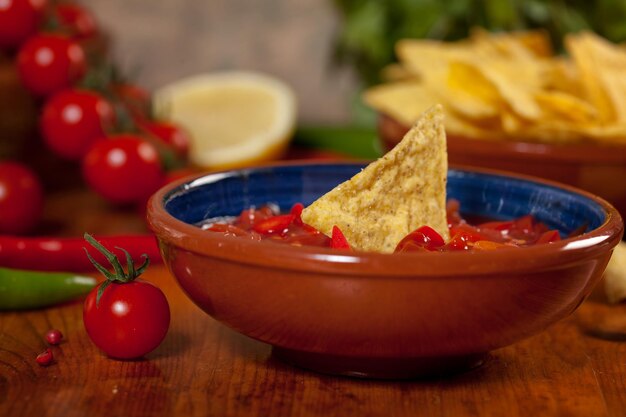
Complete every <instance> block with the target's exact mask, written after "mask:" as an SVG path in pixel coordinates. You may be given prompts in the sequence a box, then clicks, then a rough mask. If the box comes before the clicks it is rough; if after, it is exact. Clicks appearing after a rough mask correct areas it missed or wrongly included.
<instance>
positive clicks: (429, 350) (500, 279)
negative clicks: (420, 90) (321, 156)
mask: <svg viewBox="0 0 626 417" xmlns="http://www.w3.org/2000/svg"><path fill="white" fill-rule="evenodd" d="M448 199H456V200H458V201H459V202H460V205H461V211H462V213H463V214H464V215H473V216H479V217H481V218H490V219H494V220H500V221H502V220H506V219H511V218H515V217H517V216H520V215H524V214H530V215H532V216H535V217H536V218H537V219H538V220H540V221H541V222H545V223H546V224H548V225H549V226H550V227H551V228H553V229H555V230H558V232H559V234H561V235H562V239H558V241H554V242H552V243H542V244H537V245H531V246H525V247H506V248H499V249H494V250H479V251H457V252H437V251H434V252H430V251H419V252H406V253H394V251H393V248H394V246H396V245H397V244H398V241H399V240H401V239H403V236H405V235H406V234H407V233H411V231H412V230H414V229H415V228H417V227H420V226H424V225H426V226H429V227H430V228H432V229H433V230H436V231H437V232H439V233H440V235H441V237H442V239H446V240H449V239H450V236H449V234H448V218H447V212H446V201H447V200H448ZM268 203H270V204H272V205H274V206H276V207H280V209H281V211H283V212H284V211H288V210H289V208H290V207H292V206H294V205H295V204H296V203H303V205H304V206H305V208H304V209H303V210H302V211H301V220H302V221H303V222H304V223H306V224H307V225H310V226H307V227H314V228H315V229H317V230H318V231H321V232H322V233H324V234H328V235H330V234H331V233H333V235H334V227H335V226H339V227H340V228H341V230H342V231H343V233H344V234H345V236H344V237H345V239H346V240H347V242H349V244H350V248H351V249H346V248H345V247H344V248H343V249H342V250H339V249H333V247H332V246H331V247H319V246H307V245H293V244H285V243H279V242H276V241H275V240H272V239H267V240H264V241H258V240H257V239H254V238H252V239H251V237H252V236H251V235H250V234H247V235H246V234H243V235H242V236H240V235H237V234H233V233H216V232H214V231H209V230H205V229H204V228H202V227H200V225H202V224H204V223H205V222H206V221H207V219H225V218H229V216H238V214H239V213H241V212H242V210H247V209H250V208H251V207H260V206H263V205H265V204H268ZM286 216H287V217H288V218H289V217H290V218H291V221H295V220H294V218H295V215H293V214H289V215H286ZM279 217H280V218H281V219H284V218H285V216H282V217H281V216H279ZM148 221H149V224H150V226H151V228H152V230H154V232H155V233H156V235H157V237H158V239H159V242H160V247H161V250H162V255H163V258H164V260H165V263H166V264H167V266H168V268H169V269H170V271H171V273H172V274H173V276H174V277H175V278H176V280H177V281H178V282H179V284H180V285H181V287H182V288H183V290H184V291H185V293H186V294H187V296H188V297H189V298H190V299H191V300H192V301H193V302H194V303H196V304H197V305H198V306H199V307H200V308H201V309H203V310H204V311H205V312H206V313H207V314H209V315H210V316H212V317H213V318H215V319H216V320H218V321H220V322H221V323H223V324H225V325H226V326H229V327H230V328H232V329H234V330H236V331H238V332H240V333H242V334H244V335H247V336H249V337H251V338H253V339H256V340H258V341H260V342H264V343H267V344H269V345H272V347H273V353H274V355H275V356H277V357H278V358H280V359H282V360H284V361H286V362H288V363H291V364H294V365H297V366H299V367H302V368H307V369H312V370H315V371H319V372H324V373H331V374H340V375H349V376H358V377H371V378H412V377H417V376H427V375H442V374H448V373H451V372H458V371H460V370H467V369H470V368H472V367H475V366H478V365H480V364H481V363H482V362H483V360H484V358H485V355H486V354H487V352H490V351H492V350H495V349H498V348H501V347H504V346H507V345H509V344H512V343H514V342H516V341H518V340H521V339H523V338H525V337H528V336H531V335H533V334H535V333H537V332H540V331H542V330H543V329H545V328H546V327H547V326H549V325H550V324H552V323H554V322H556V321H557V320H560V319H562V318H563V317H565V316H567V315H569V314H570V313H572V312H573V311H574V310H575V309H576V308H577V307H578V306H579V305H580V303H581V302H582V301H583V300H584V299H585V297H587V296H588V295H589V294H590V292H591V290H592V288H593V286H594V284H595V283H596V282H598V280H599V279H600V277H601V275H602V272H603V270H604V268H605V266H606V264H607V262H608V261H609V258H610V256H611V252H612V249H613V247H614V246H615V245H616V244H617V243H618V242H619V240H620V239H621V236H622V233H623V223H622V220H621V217H620V215H619V214H618V212H617V211H616V210H615V209H614V208H613V207H612V206H611V205H610V204H608V203H607V202H606V201H604V200H602V199H601V198H598V197H595V196H593V195H591V194H589V193H587V192H584V191H580V190H577V189H574V188H571V187H568V186H563V185H558V184H556V183H551V182H547V181H544V180H539V179H532V178H529V177H523V176H518V175H513V174H506V173H499V172H494V171H485V170H479V169H475V168H472V169H449V168H448V164H447V155H446V136H445V131H444V126H443V114H442V110H441V107H434V108H431V109H430V110H428V111H427V112H426V113H425V114H424V115H423V116H422V117H421V118H420V119H419V120H418V121H417V123H416V125H415V126H414V127H413V128H412V129H411V130H410V131H409V132H408V133H407V134H406V136H405V137H404V139H403V140H402V141H401V142H400V143H399V144H398V145H397V146H396V147H395V148H394V149H393V150H391V151H390V152H388V153H387V154H386V155H385V156H383V157H382V158H380V159H378V160H377V161H374V162H371V163H370V164H365V163H340V164H337V163H326V164H319V163H318V164H315V163H310V164H300V163H292V164H283V165H273V166H263V167H256V168H248V169H242V170H235V171H225V172H218V173H210V174H205V175H202V176H199V177H191V178H186V179H182V180H180V181H178V182H176V183H172V184H169V185H167V186H165V187H164V188H162V189H161V190H159V191H158V192H157V193H156V194H155V195H154V196H153V197H152V198H151V200H150V203H149V205H148ZM220 230H228V229H220ZM255 230H256V229H255ZM331 230H333V231H332V232H331ZM277 233H278V234H277V235H275V237H278V238H280V234H281V233H282V232H281V231H280V230H279V231H278V232H277ZM572 234H574V235H572Z"/></svg>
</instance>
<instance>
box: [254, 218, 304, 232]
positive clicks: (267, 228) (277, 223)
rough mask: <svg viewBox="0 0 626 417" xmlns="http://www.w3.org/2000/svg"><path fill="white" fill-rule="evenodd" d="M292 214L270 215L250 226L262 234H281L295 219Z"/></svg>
mask: <svg viewBox="0 0 626 417" xmlns="http://www.w3.org/2000/svg"><path fill="white" fill-rule="evenodd" d="M295 218H296V216H295V215H294V214H283V215H281V216H274V217H270V218H269V219H265V220H263V221H261V222H259V223H257V224H255V225H254V226H253V228H252V230H254V231H255V232H257V233H261V234H264V235H273V234H282V233H284V232H285V230H286V229H287V228H288V227H289V225H290V224H291V223H292V222H293V221H294V220H295Z"/></svg>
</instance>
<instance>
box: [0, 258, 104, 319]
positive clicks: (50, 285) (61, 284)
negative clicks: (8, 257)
mask: <svg viewBox="0 0 626 417" xmlns="http://www.w3.org/2000/svg"><path fill="white" fill-rule="evenodd" d="M96 283H97V281H96V279H95V278H92V277H88V276H80V275H76V274H71V273H66V272H39V271H26V270H20V269H7V268H0V310H24V309H32V308H40V307H47V306H51V305H54V304H59V303H62V302H65V301H69V300H72V299H74V298H76V297H78V296H81V295H84V294H87V293H88V292H89V291H91V289H93V287H95V285H96Z"/></svg>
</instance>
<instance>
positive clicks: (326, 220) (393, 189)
mask: <svg viewBox="0 0 626 417" xmlns="http://www.w3.org/2000/svg"><path fill="white" fill-rule="evenodd" d="M443 118H444V116H443V109H442V107H441V106H440V105H437V106H434V107H432V108H430V109H428V110H427V111H426V112H424V114H423V115H422V116H421V117H420V119H419V120H418V121H417V122H416V123H415V125H414V126H413V128H412V129H411V130H410V131H409V132H408V133H407V134H406V135H405V136H404V139H402V141H401V142H400V143H398V145H396V147H395V148H393V149H392V150H391V151H389V152H388V153H387V154H386V155H384V156H383V157H382V158H380V159H378V160H377V161H375V162H372V163H371V164H369V165H368V166H367V167H366V168H365V169H363V171H361V172H360V173H358V174H357V175H355V176H354V177H352V178H351V179H349V180H348V181H346V182H344V183H342V184H340V185H338V186H337V187H335V188H334V189H333V190H331V191H329V192H328V193H327V194H325V195H323V196H322V197H320V198H319V199H318V200H316V201H315V202H313V204H311V205H310V206H308V207H307V208H305V209H304V211H303V212H302V220H303V221H304V222H305V223H307V224H310V225H311V226H313V227H315V228H317V229H318V230H320V231H321V232H322V233H324V234H326V235H329V236H330V235H331V233H332V228H333V226H334V225H337V226H338V227H339V228H340V229H341V230H342V232H343V234H344V235H345V237H346V238H347V240H348V242H349V243H350V245H351V247H352V248H354V249H357V250H363V251H378V252H383V253H391V252H393V251H394V249H395V248H396V246H397V244H398V243H399V242H400V240H402V238H403V237H404V236H406V235H407V234H409V233H410V232H412V231H413V230H415V229H417V228H418V227H420V226H424V225H428V226H430V227H432V228H433V229H435V230H436V231H437V232H439V233H440V234H441V235H442V236H443V237H444V239H446V240H447V239H449V233H448V226H447V219H446V179H447V172H448V156H447V152H446V134H445V130H444V125H443Z"/></svg>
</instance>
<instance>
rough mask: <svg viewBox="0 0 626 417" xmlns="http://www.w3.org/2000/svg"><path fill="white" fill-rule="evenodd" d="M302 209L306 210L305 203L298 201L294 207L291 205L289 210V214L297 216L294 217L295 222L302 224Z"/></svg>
mask: <svg viewBox="0 0 626 417" xmlns="http://www.w3.org/2000/svg"><path fill="white" fill-rule="evenodd" d="M302 210H304V205H303V204H302V203H296V204H294V205H293V207H291V210H289V214H293V215H294V216H296V218H295V219H294V221H293V222H294V223H295V224H297V225H302V224H303V223H302Z"/></svg>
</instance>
